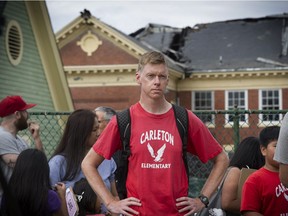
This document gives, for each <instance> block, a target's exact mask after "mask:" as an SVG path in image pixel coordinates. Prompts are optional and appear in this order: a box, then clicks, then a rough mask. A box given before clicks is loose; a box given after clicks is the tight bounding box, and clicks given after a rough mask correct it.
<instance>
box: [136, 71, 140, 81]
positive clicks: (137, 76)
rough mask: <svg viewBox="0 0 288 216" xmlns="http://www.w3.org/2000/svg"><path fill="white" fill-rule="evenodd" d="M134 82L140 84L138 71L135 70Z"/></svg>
mask: <svg viewBox="0 0 288 216" xmlns="http://www.w3.org/2000/svg"><path fill="white" fill-rule="evenodd" d="M136 82H137V83H138V84H140V72H139V71H137V72H136Z"/></svg>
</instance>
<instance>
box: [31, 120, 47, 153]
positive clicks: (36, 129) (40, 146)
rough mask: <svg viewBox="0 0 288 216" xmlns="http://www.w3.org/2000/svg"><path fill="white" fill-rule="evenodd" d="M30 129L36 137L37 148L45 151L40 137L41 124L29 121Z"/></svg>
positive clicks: (34, 137)
mask: <svg viewBox="0 0 288 216" xmlns="http://www.w3.org/2000/svg"><path fill="white" fill-rule="evenodd" d="M29 131H30V133H31V135H32V137H33V139H34V143H35V148H36V149H38V150H40V151H42V152H44V148H43V143H42V141H41V138H40V126H39V124H37V123H36V122H32V121H31V122H29Z"/></svg>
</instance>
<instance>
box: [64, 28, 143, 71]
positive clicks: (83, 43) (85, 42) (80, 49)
mask: <svg viewBox="0 0 288 216" xmlns="http://www.w3.org/2000/svg"><path fill="white" fill-rule="evenodd" d="M78 33H79V34H78V35H77V36H75V35H74V37H73V39H72V40H70V41H69V43H67V44H65V45H64V46H63V47H61V48H60V53H61V56H62V61H63V64H64V66H75V65H115V64H116V65H120V64H137V62H138V59H137V58H136V57H135V55H134V56H133V55H132V54H130V53H128V52H127V51H125V50H124V49H123V48H122V47H120V46H119V45H118V44H117V43H116V42H115V41H113V40H111V39H110V38H107V37H105V35H103V34H101V32H99V31H97V30H94V29H91V28H84V29H83V32H78Z"/></svg>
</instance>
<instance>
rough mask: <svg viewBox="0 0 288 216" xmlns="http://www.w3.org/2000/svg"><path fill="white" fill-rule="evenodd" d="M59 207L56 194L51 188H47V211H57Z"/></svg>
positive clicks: (59, 201)
mask: <svg viewBox="0 0 288 216" xmlns="http://www.w3.org/2000/svg"><path fill="white" fill-rule="evenodd" d="M60 208H61V200H60V198H59V196H58V194H57V193H56V192H55V191H53V190H49V191H48V211H49V212H50V213H55V212H57V211H59V210H60Z"/></svg>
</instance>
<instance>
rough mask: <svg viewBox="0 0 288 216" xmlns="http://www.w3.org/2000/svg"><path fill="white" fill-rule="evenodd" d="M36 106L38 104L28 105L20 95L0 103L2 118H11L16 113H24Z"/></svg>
mask: <svg viewBox="0 0 288 216" xmlns="http://www.w3.org/2000/svg"><path fill="white" fill-rule="evenodd" d="M34 106H36V104H27V103H26V102H25V101H24V100H23V99H22V97H20V96H18V95H13V96H7V97H6V98H4V99H3V100H2V101H1V102H0V117H2V118H3V117H5V116H9V115H11V114H12V113H14V112H16V111H23V110H27V109H30V108H32V107H34Z"/></svg>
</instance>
